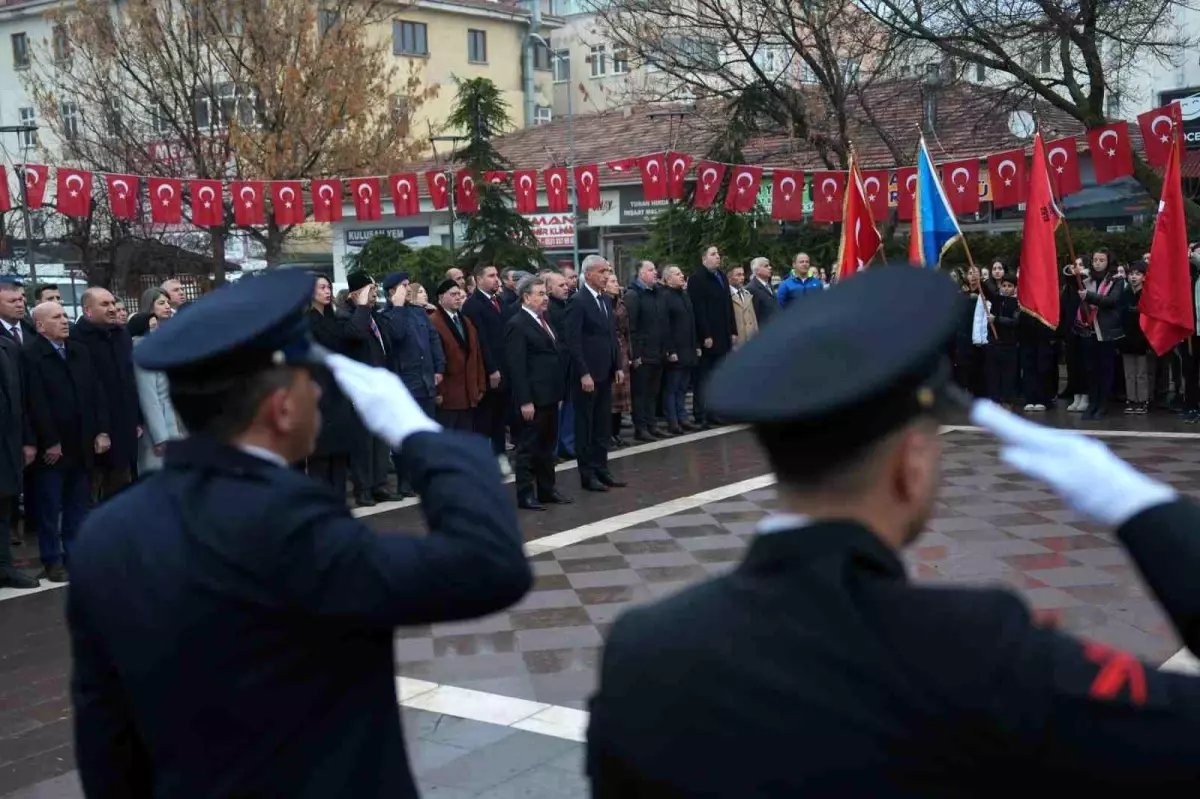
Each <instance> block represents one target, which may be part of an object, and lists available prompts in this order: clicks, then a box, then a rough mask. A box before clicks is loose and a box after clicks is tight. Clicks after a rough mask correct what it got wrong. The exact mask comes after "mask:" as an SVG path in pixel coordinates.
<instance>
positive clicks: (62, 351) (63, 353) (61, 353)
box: [54, 347, 67, 361]
mask: <svg viewBox="0 0 1200 799" xmlns="http://www.w3.org/2000/svg"><path fill="white" fill-rule="evenodd" d="M54 349H55V350H56V351H57V352H58V357H60V358H62V359H63V360H64V361H65V360H66V359H67V348H66V347H55V348H54Z"/></svg>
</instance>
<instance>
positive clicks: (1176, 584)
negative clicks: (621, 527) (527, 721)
mask: <svg viewBox="0 0 1200 799" xmlns="http://www.w3.org/2000/svg"><path fill="white" fill-rule="evenodd" d="M1197 529H1200V508H1197V506H1196V505H1194V504H1191V503H1190V502H1174V503H1169V504H1165V505H1160V506H1158V507H1156V508H1151V509H1150V510H1147V511H1145V512H1143V513H1141V514H1139V515H1138V516H1137V517H1135V518H1134V519H1132V520H1131V521H1130V522H1128V523H1127V524H1125V525H1124V526H1123V527H1121V528H1120V529H1119V530H1118V531H1117V535H1118V536H1119V537H1120V538H1121V540H1122V541H1123V543H1124V544H1125V546H1126V548H1127V549H1128V550H1129V552H1130V554H1131V555H1132V557H1133V559H1134V560H1135V561H1136V562H1137V564H1138V566H1139V567H1140V568H1141V571H1142V574H1143V575H1144V576H1145V577H1146V580H1147V582H1148V583H1149V585H1150V587H1151V588H1152V589H1153V590H1154V592H1155V593H1156V594H1157V596H1158V598H1159V599H1160V600H1161V601H1162V603H1163V605H1164V606H1165V607H1166V609H1167V611H1168V612H1169V613H1170V615H1171V618H1172V621H1173V622H1174V624H1175V627H1176V629H1177V630H1178V631H1179V633H1180V635H1181V637H1182V638H1183V642H1184V643H1185V644H1186V645H1187V646H1188V647H1189V648H1191V649H1192V650H1193V651H1200V649H1197V647H1200V599H1198V596H1200V595H1198V594H1197V591H1196V578H1195V575H1196V572H1197V570H1200V536H1197V535H1196V530H1197ZM591 710H592V715H591V722H590V726H589V729H588V755H587V757H588V772H589V774H590V776H591V778H592V784H593V796H594V797H595V798H596V799H616V798H617V797H620V799H639V797H655V799H664V798H665V797H683V796H686V797H700V796H704V797H709V796H712V797H739V798H740V797H755V799H761V798H762V797H789V798H790V797H838V798H839V799H841V798H842V797H914V798H915V797H951V796H953V797H965V796H998V797H999V796H1004V797H1012V796H1018V795H1021V794H1022V793H1026V792H1028V790H1029V786H1031V785H1046V784H1050V783H1048V782H1047V780H1051V778H1058V779H1060V780H1062V785H1064V786H1065V785H1069V786H1070V792H1071V793H1072V795H1076V796H1096V795H1113V794H1114V792H1115V791H1117V790H1119V789H1123V790H1122V792H1121V793H1120V795H1122V796H1151V795H1157V794H1155V793H1154V792H1152V791H1151V792H1142V793H1139V792H1137V790H1136V789H1139V788H1140V789H1149V788H1151V787H1154V786H1157V787H1159V788H1163V787H1167V786H1172V785H1174V786H1183V785H1195V784H1196V781H1197V779H1198V778H1200V679H1198V678H1196V677H1193V676H1185V675H1180V674H1170V673H1164V672H1160V671H1157V670H1156V669H1154V668H1152V667H1150V666H1145V665H1142V664H1141V663H1140V662H1139V661H1137V660H1135V659H1134V658H1133V657H1132V656H1131V655H1128V654H1125V653H1121V652H1118V651H1116V650H1113V649H1110V648H1108V647H1106V646H1103V645H1100V644H1089V643H1086V642H1080V641H1078V640H1076V639H1074V638H1071V637H1069V636H1067V635H1065V634H1063V633H1060V632H1058V631H1056V630H1053V629H1046V628H1043V627H1039V626H1037V625H1035V624H1034V623H1033V621H1032V620H1031V619H1030V615H1029V611H1028V610H1027V608H1026V607H1025V605H1024V603H1023V602H1022V601H1021V600H1020V599H1019V598H1018V597H1017V596H1016V595H1014V594H1013V593H1012V592H1011V591H1008V590H1006V589H979V588H960V587H955V586H929V585H912V584H910V583H909V582H908V581H907V580H906V579H905V571H904V565H903V564H902V562H901V561H900V559H899V558H898V557H897V555H896V554H895V553H894V552H893V551H892V550H890V549H888V548H887V547H886V546H885V545H884V544H883V543H882V542H881V541H880V540H879V539H878V538H876V537H875V536H874V535H873V534H872V533H870V532H869V531H868V530H866V529H865V528H863V527H860V526H858V525H856V524H853V523H847V522H835V521H831V522H824V523H818V524H813V525H810V526H807V527H804V528H802V529H790V530H783V531H780V532H774V533H767V534H763V535H760V536H758V537H757V538H756V539H755V540H754V542H753V544H751V546H750V550H749V552H748V553H747V555H746V558H745V560H744V561H743V562H742V563H741V564H740V565H739V566H738V568H737V569H736V570H735V571H733V572H732V573H730V574H728V575H725V576H722V577H719V578H716V579H714V580H711V581H709V582H706V583H703V584H701V585H698V586H695V587H693V588H689V589H687V590H685V591H683V592H682V593H679V594H677V595H675V596H674V597H672V598H670V599H667V600H665V601H663V602H661V603H659V604H657V605H652V606H648V607H642V608H637V609H635V610H631V611H629V612H627V613H626V614H625V615H623V616H622V617H620V618H619V619H618V620H617V622H616V624H615V625H614V627H613V628H612V631H611V633H610V635H609V638H608V643H607V646H606V649H605V652H604V657H603V664H602V670H601V676H600V689H599V692H598V693H597V694H596V696H595V697H594V698H593V700H592V703H591ZM1023 786H1024V787H1023ZM1129 789H1134V792H1132V793H1130V792H1128V790H1129ZM1034 792H1035V793H1036V792H1037V791H1036V790H1035V791H1034Z"/></svg>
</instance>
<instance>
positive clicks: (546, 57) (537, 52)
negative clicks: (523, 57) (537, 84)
mask: <svg viewBox="0 0 1200 799" xmlns="http://www.w3.org/2000/svg"><path fill="white" fill-rule="evenodd" d="M533 68H534V69H537V70H541V71H542V72H549V71H550V69H551V67H550V48H549V47H547V46H546V45H544V44H542V43H541V42H539V41H534V43H533Z"/></svg>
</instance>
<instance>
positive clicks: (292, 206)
mask: <svg viewBox="0 0 1200 799" xmlns="http://www.w3.org/2000/svg"><path fill="white" fill-rule="evenodd" d="M271 210H273V211H274V212H275V224H277V225H301V224H303V223H304V216H305V214H304V186H302V185H301V184H300V181H298V180H276V181H273V182H272V183H271Z"/></svg>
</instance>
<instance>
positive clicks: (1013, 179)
mask: <svg viewBox="0 0 1200 799" xmlns="http://www.w3.org/2000/svg"><path fill="white" fill-rule="evenodd" d="M987 168H988V181H989V182H990V183H991V185H992V205H993V206H994V207H996V208H1012V207H1014V206H1017V205H1020V204H1021V203H1023V202H1025V198H1026V196H1027V195H1028V194H1029V180H1028V179H1027V178H1026V176H1025V151H1024V150H1009V151H1008V152H1004V153H992V154H991V155H989V156H988V159H987Z"/></svg>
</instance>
